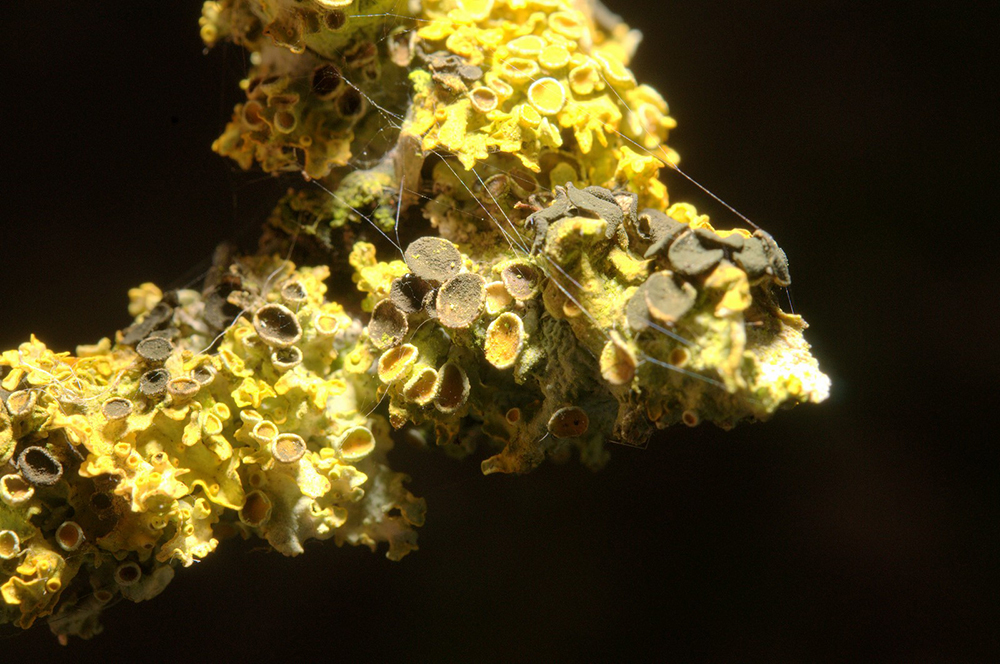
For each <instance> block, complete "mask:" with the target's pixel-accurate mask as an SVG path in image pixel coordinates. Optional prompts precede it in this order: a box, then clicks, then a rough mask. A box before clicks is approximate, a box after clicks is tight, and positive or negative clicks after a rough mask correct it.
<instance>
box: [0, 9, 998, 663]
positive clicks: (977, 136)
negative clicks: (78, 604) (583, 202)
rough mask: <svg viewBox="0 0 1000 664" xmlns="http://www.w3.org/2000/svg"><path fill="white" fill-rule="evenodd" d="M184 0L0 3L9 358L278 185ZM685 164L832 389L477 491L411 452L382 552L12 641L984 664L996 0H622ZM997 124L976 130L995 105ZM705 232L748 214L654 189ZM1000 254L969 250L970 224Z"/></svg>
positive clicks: (246, 225) (244, 211)
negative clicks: (791, 312)
mask: <svg viewBox="0 0 1000 664" xmlns="http://www.w3.org/2000/svg"><path fill="white" fill-rule="evenodd" d="M200 4H201V3H200V1H199V0H184V1H183V2H151V1H145V2H111V1H106V2H101V3H83V2H69V3H66V2H52V1H41V0H39V1H34V2H30V3H27V2H23V3H17V6H11V5H10V4H7V5H5V7H4V9H3V10H2V16H3V17H4V21H3V23H4V25H5V26H6V30H5V31H4V32H5V34H4V38H3V39H2V44H3V46H2V48H3V70H4V75H3V93H2V109H3V111H2V118H3V128H4V132H3V138H2V143H0V145H2V150H3V153H2V168H3V180H2V191H3V196H2V201H3V203H2V205H0V210H2V212H0V214H2V226H0V248H2V258H0V347H3V348H13V347H15V346H16V345H17V344H18V343H20V342H21V341H23V340H25V339H26V338H27V337H28V335H29V334H30V333H35V334H37V335H38V336H39V337H40V338H41V339H42V340H43V341H44V342H46V343H47V344H49V345H50V346H52V347H54V348H56V349H58V350H69V349H72V348H73V347H74V346H75V345H76V344H77V343H84V342H92V341H96V340H97V339H99V338H100V337H102V336H107V335H111V334H113V332H114V330H115V329H117V328H119V327H121V326H123V325H125V324H126V323H127V322H128V316H127V313H126V304H127V298H126V291H127V289H128V288H129V287H131V286H134V285H138V284H139V283H141V282H143V281H154V282H156V283H158V284H160V285H166V286H180V285H183V284H184V283H186V282H187V281H188V280H189V279H191V278H193V277H195V276H197V273H198V271H199V270H201V269H203V268H204V267H205V265H206V262H207V260H208V258H209V256H210V255H211V252H212V250H213V248H214V246H215V245H216V244H217V243H219V242H220V241H223V240H226V239H238V240H241V241H243V242H244V243H247V244H248V245H249V246H252V245H253V241H254V238H255V237H256V235H257V233H258V231H259V227H260V224H261V223H262V221H263V220H264V219H265V217H266V215H267V213H268V211H269V209H270V206H271V204H272V203H273V202H274V201H275V200H276V198H277V197H278V195H279V194H280V193H281V192H282V191H284V189H285V188H286V187H287V186H289V185H290V184H294V183H295V181H296V177H297V176H289V177H288V178H285V179H277V178H271V177H267V176H262V175H261V174H260V173H259V172H258V173H254V172H251V173H243V172H239V171H238V170H234V166H233V165H232V164H231V163H230V162H228V161H226V160H224V159H222V158H220V157H217V156H216V155H214V154H213V153H211V151H210V150H209V145H210V144H211V141H212V139H213V138H214V137H215V136H216V135H217V134H218V133H219V132H220V131H221V129H222V127H223V126H224V123H225V122H226V120H227V119H228V117H229V113H230V110H231V108H232V105H233V104H234V103H235V102H236V101H238V100H239V98H240V95H239V91H238V89H237V81H238V80H239V79H240V78H241V77H242V76H243V75H244V73H245V67H246V58H245V56H244V54H243V53H242V52H241V51H240V50H239V49H237V48H235V47H230V46H222V47H219V48H217V49H215V50H213V51H211V52H208V53H204V52H203V50H204V49H203V46H202V44H201V42H200V41H199V38H198V26H197V19H198V16H199V8H200ZM609 4H610V6H611V7H612V9H615V10H617V11H619V12H620V13H622V14H624V15H625V16H626V17H627V18H628V19H629V21H630V23H631V24H632V25H634V26H635V27H637V28H639V29H641V30H642V31H643V32H644V33H645V35H646V41H645V42H644V44H643V46H642V47H641V49H640V53H639V56H638V58H637V60H636V61H635V63H634V70H635V71H636V72H637V73H638V74H639V78H640V79H641V80H645V81H647V82H649V83H651V84H653V85H654V86H655V87H657V88H658V89H659V90H660V91H662V92H663V94H664V95H665V96H666V97H667V99H668V100H669V102H670V103H671V106H672V110H673V114H674V116H675V117H676V118H677V120H678V122H679V128H678V129H677V131H676V132H675V133H674V134H673V135H672V136H671V140H670V143H671V145H672V146H673V147H675V148H676V149H677V150H678V151H679V152H680V153H681V155H682V157H683V162H682V166H683V167H684V168H685V169H686V170H687V172H689V173H690V174H692V175H693V176H694V177H696V178H698V179H699V180H701V181H702V182H703V183H705V184H706V185H707V186H708V187H709V188H711V189H712V190H713V191H715V192H716V193H717V194H719V195H720V196H721V197H722V198H724V199H726V200H727V201H728V202H729V203H731V204H732V205H734V206H735V207H736V208H738V209H739V210H740V211H741V212H743V213H744V214H746V215H747V216H749V217H750V218H751V219H753V220H755V221H756V222H757V223H759V224H761V225H762V226H764V227H765V228H767V229H768V230H769V231H770V232H771V233H772V234H773V235H774V236H775V237H776V238H777V239H778V241H779V242H780V243H781V245H782V247H783V248H784V249H785V250H786V251H787V253H788V256H789V258H790V261H791V267H792V275H793V279H794V289H793V296H794V300H795V309H796V311H797V312H799V313H802V314H803V315H804V316H805V317H806V319H807V320H808V321H809V322H810V323H811V325H812V327H811V329H810V330H809V332H808V339H809V341H810V342H811V343H812V344H813V346H814V350H815V353H816V354H817V356H818V357H819V359H820V361H821V363H822V366H823V368H824V369H825V370H826V371H827V372H829V373H830V375H831V376H832V378H833V381H834V389H833V396H832V398H831V399H830V401H829V402H828V403H826V404H824V405H822V406H818V407H802V408H797V409H795V410H793V411H791V412H786V413H781V414H779V415H778V416H777V417H775V419H774V420H772V421H771V422H769V423H767V424H764V425H744V426H741V427H739V428H737V429H736V430H734V431H732V432H729V433H725V432H722V431H720V430H717V429H714V428H712V427H710V426H702V427H699V428H696V429H686V428H675V429H673V430H668V431H666V432H663V433H662V435H659V436H658V437H656V438H655V439H654V440H653V441H651V443H650V445H649V447H648V448H647V449H645V450H636V449H630V448H615V449H613V450H612V459H611V462H610V463H609V464H608V467H607V468H606V469H605V470H604V471H602V472H600V473H597V474H593V473H590V472H588V471H586V470H584V469H583V468H581V467H579V465H578V464H577V463H576V462H575V461H573V462H570V463H569V464H567V465H565V466H557V465H554V464H551V463H549V464H546V465H544V466H543V467H541V468H539V469H538V470H537V471H535V472H534V473H532V474H530V475H527V476H524V477H488V478H485V477H481V476H480V475H479V470H478V462H477V461H478V460H468V461H467V462H464V463H457V462H453V461H450V460H448V459H446V458H444V457H443V456H441V455H437V454H427V453H423V452H419V451H416V450H413V449H407V448H404V447H399V448H397V450H396V451H394V452H393V463H394V465H395V466H396V467H397V468H398V469H400V470H404V471H407V472H409V473H411V474H412V476H413V478H414V479H413V482H412V485H411V488H412V490H413V491H414V492H415V493H416V494H417V495H421V496H425V497H426V498H427V502H428V510H429V511H428V521H427V525H426V526H425V527H423V528H422V529H420V548H421V550H420V551H419V552H416V553H414V554H412V555H411V556H409V557H408V558H406V559H405V560H403V561H402V562H400V563H391V562H389V561H388V560H386V559H385V558H384V557H382V556H381V554H379V555H373V554H371V553H370V552H369V551H367V550H364V549H357V548H343V549H338V548H337V547H336V546H335V545H334V544H333V543H331V542H327V543H322V544H314V545H313V546H310V547H308V550H307V553H306V555H303V556H300V557H298V558H295V559H288V558H283V557H282V556H280V555H278V554H275V553H269V552H266V551H264V550H262V549H260V548H255V545H254V543H253V542H249V543H245V544H241V543H235V542H229V543H224V544H223V545H222V546H221V547H220V550H219V551H217V552H216V553H215V554H213V555H212V556H210V557H208V558H207V559H206V560H205V561H204V562H201V563H198V564H196V565H194V566H193V567H192V568H190V569H185V570H180V571H179V574H178V575H177V578H176V580H175V581H174V583H173V584H172V585H171V586H170V587H169V588H168V589H167V590H166V592H165V593H164V594H163V595H161V596H160V597H159V598H157V599H155V600H154V601H151V602H148V603H145V604H140V605H131V604H128V605H126V604H121V605H118V606H117V607H115V608H113V609H111V610H109V611H108V612H107V613H106V616H105V618H106V619H105V624H106V629H105V632H104V633H103V634H102V635H100V636H99V637H97V638H95V639H94V640H93V641H90V642H80V641H74V642H72V643H71V645H70V646H69V647H68V648H66V649H60V648H59V646H57V644H56V642H55V640H54V638H53V637H52V636H51V635H50V634H49V633H48V630H47V628H46V626H45V625H44V624H39V625H37V626H36V627H35V628H34V629H32V630H30V631H29V632H27V633H26V634H22V635H19V636H14V637H11V638H8V639H6V640H3V641H0V659H2V660H3V661H11V662H13V661H22V660H21V659H20V657H18V658H15V656H14V655H17V654H18V653H25V654H26V653H30V654H31V656H33V657H34V658H36V659H38V660H40V661H55V660H56V658H57V657H66V658H67V660H68V659H69V658H72V659H73V660H74V661H96V659H97V658H98V657H99V658H101V659H102V660H105V661H112V662H118V661H182V658H183V660H185V661H236V660H238V659H242V660H246V659H251V658H252V659H255V660H259V661H270V660H279V659H280V660H286V659H287V660H292V661H295V660H298V661H309V660H311V659H319V658H321V657H322V658H324V659H331V660H332V659H337V660H341V659H343V660H348V659H358V660H361V661H393V660H398V661H414V662H418V661H595V660H596V661H601V660H605V661H608V660H616V661H617V660H621V659H632V660H654V659H666V660H668V661H669V660H674V661H677V660H680V661H687V660H691V661H826V660H847V659H851V660H878V661H899V662H922V661H974V660H978V661H985V660H986V659H987V658H989V657H990V656H991V655H993V656H995V655H996V654H998V651H1000V636H998V627H997V614H996V613H995V609H996V606H995V598H996V595H997V588H998V585H997V581H998V579H997V565H998V563H1000V560H998V555H997V553H998V548H997V517H998V505H1000V496H998V491H997V479H998V477H997V470H998V455H997V448H996V443H995V441H994V440H993V439H992V438H991V437H989V436H987V426H986V424H985V423H986V422H989V421H992V417H993V411H994V410H995V408H996V407H997V406H998V405H1000V404H998V398H997V393H998V390H997V380H998V378H1000V353H998V345H997V332H996V327H995V325H996V323H997V319H998V316H997V308H998V307H997V295H996V285H997V271H996V262H995V260H994V259H993V254H992V252H993V251H994V250H995V247H996V246H997V242H996V236H995V231H994V228H993V227H994V226H995V224H996V217H997V213H996V209H997V208H996V206H995V203H996V202H997V198H996V196H995V195H994V194H995V190H996V185H995V184H994V182H993V180H994V179H995V177H996V174H997V156H996V155H997V149H996V148H997V146H996V145H995V143H993V142H992V141H991V140H990V139H992V138H993V137H992V134H993V133H994V132H995V122H996V108H997V94H996V93H997V90H996V87H995V81H996V76H997V72H996V70H995V68H993V66H992V64H993V63H992V61H991V60H992V57H991V56H995V54H996V53H995V51H996V42H995V28H996V22H995V19H994V18H993V17H991V16H989V15H988V13H987V12H988V7H989V5H990V4H991V3H977V2H965V3H958V2H949V3H945V2H938V3H883V2H879V3H872V2H861V1H858V2H852V1H848V0H816V1H813V2H807V3H805V2H793V1H790V0H761V1H759V2H753V3H750V2H744V1H738V0H717V1H715V2H711V3H703V2H677V1H664V0H645V1H642V2H625V1H624V0H619V1H617V2H609ZM987 110H989V111H990V114H989V115H987ZM665 178H666V181H667V183H668V185H669V186H670V187H671V193H672V196H673V198H674V199H675V200H682V199H687V200H691V201H693V202H695V203H697V204H698V205H699V206H700V207H703V208H704V209H705V210H706V211H708V212H710V213H711V214H712V215H713V218H714V221H716V222H717V224H718V225H720V226H723V227H725V226H728V225H735V224H736V223H737V219H735V218H734V217H733V216H732V215H730V214H728V213H726V211H725V210H724V209H722V208H721V206H719V205H718V204H716V203H714V202H712V201H710V200H708V199H707V198H706V197H705V196H704V195H701V194H700V192H698V191H697V190H695V189H694V188H693V187H691V186H689V185H686V184H685V183H684V182H683V181H681V180H680V179H679V178H678V177H677V176H676V175H674V174H670V173H667V174H666V175H665ZM991 237H992V238H993V239H990V238H991Z"/></svg>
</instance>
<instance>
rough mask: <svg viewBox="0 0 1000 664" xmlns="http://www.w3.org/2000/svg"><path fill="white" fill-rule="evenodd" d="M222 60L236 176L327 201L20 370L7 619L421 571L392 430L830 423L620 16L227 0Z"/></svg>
mask: <svg viewBox="0 0 1000 664" xmlns="http://www.w3.org/2000/svg"><path fill="white" fill-rule="evenodd" d="M411 19H414V20H411ZM201 35H202V38H203V39H204V41H205V43H206V44H207V45H209V46H212V45H214V44H216V43H218V42H219V41H221V40H230V41H232V42H234V43H236V44H239V45H241V46H243V47H245V48H246V49H247V50H248V51H249V52H250V57H249V60H250V63H251V69H250V71H249V73H248V76H247V79H246V80H244V81H243V82H242V83H241V85H242V87H243V89H244V90H245V92H246V100H245V101H244V102H243V103H241V104H239V105H238V106H237V107H236V109H235V112H234V114H233V117H232V120H231V121H230V122H229V124H228V125H227V127H226V129H225V131H224V132H223V135H222V136H220V137H219V138H218V139H217V140H216V142H215V144H214V146H213V147H214V149H215V150H216V151H217V152H219V153H220V154H223V155H226V156H229V157H231V158H233V159H234V160H235V161H236V162H237V163H239V164H240V165H241V167H243V168H251V167H259V168H261V169H262V170H264V171H265V172H268V173H278V172H284V171H297V172H302V173H303V175H304V176H305V178H306V179H311V180H316V181H318V184H320V185H321V186H320V187H315V186H309V187H306V188H303V189H301V190H298V191H296V190H291V191H290V192H289V193H288V195H287V196H286V197H285V198H284V199H283V200H282V201H281V203H280V204H279V205H278V207H277V208H276V209H275V211H274V213H273V215H272V217H271V219H270V220H269V225H268V230H267V232H266V233H265V235H264V237H263V238H262V241H261V247H262V249H261V251H260V252H259V254H258V255H257V256H249V257H238V256H232V255H227V254H226V252H224V251H220V253H219V255H218V256H217V261H216V265H215V266H214V267H213V269H212V270H211V271H210V273H209V276H208V277H207V278H206V281H205V284H204V286H203V288H201V289H200V290H190V289H181V290H174V291H167V292H164V291H162V290H161V289H159V288H158V287H156V286H155V285H153V284H143V285H141V286H139V287H137V288H133V289H132V290H130V291H129V293H128V297H129V305H128V311H129V313H130V315H132V316H133V317H134V319H135V321H134V323H133V324H132V325H131V326H129V327H128V328H126V329H124V330H121V331H120V332H118V333H117V334H116V335H115V337H114V339H110V338H105V339H102V340H101V341H99V342H98V343H96V344H93V345H89V346H79V347H77V349H76V352H75V353H72V354H71V353H56V352H53V351H52V350H50V349H48V348H47V347H46V346H45V345H44V344H43V343H42V342H41V341H39V340H38V339H36V338H34V337H32V338H31V339H30V340H29V341H27V342H25V343H23V344H21V345H20V346H19V347H18V348H16V349H13V350H8V351H5V352H3V353H2V354H0V402H2V405H0V598H2V602H0V622H14V623H17V624H18V625H20V626H22V627H28V626H29V625H31V624H32V623H33V622H34V621H35V620H36V619H38V618H40V617H46V616H50V617H51V619H50V621H49V624H50V627H51V629H52V630H53V631H54V632H55V633H56V634H58V635H59V637H60V639H61V640H64V641H65V640H66V639H67V638H68V636H69V635H79V636H81V637H84V638H86V637H90V636H93V635H94V634H96V633H98V632H99V631H100V629H101V626H100V623H99V621H98V617H99V615H100V613H101V611H102V609H103V607H105V606H106V605H108V604H109V603H112V602H113V600H115V599H116V598H118V597H124V598H126V599H130V600H132V601H142V600H145V599H150V598H152V597H154V596H155V595H157V594H158V593H159V592H161V591H162V590H163V588H164V587H165V586H166V585H167V584H168V583H169V582H170V580H171V579H172V578H173V574H174V570H175V569H176V568H178V567H186V566H190V565H191V564H193V563H194V562H195V561H197V560H200V559H203V558H204V557H206V556H208V555H209V554H211V553H212V552H213V551H214V550H215V549H216V548H217V547H218V546H219V545H220V542H221V541H222V540H225V539H227V538H231V537H234V536H240V537H243V538H249V537H251V536H255V537H258V538H261V539H263V540H265V541H267V542H268V544H269V545H270V546H271V547H273V548H274V549H276V550H278V551H281V552H282V553H284V554H286V555H297V554H299V553H301V552H302V550H303V543H304V542H306V541H307V540H310V539H330V538H333V539H335V540H336V541H337V543H338V544H341V543H345V542H346V543H350V544H364V545H367V546H369V547H371V548H372V549H376V548H378V547H379V546H380V545H381V544H382V543H385V544H386V545H387V555H388V557H389V558H391V559H393V560H397V559H399V558H402V557H403V556H405V555H406V554H407V553H408V552H409V551H411V550H414V549H416V533H415V530H414V529H415V527H416V526H419V525H421V524H422V523H423V520H424V511H425V504H424V501H423V499H420V498H416V497H415V496H413V495H412V494H411V493H410V492H409V491H408V490H407V489H406V487H405V482H406V480H407V479H408V478H407V477H406V476H405V475H403V474H402V473H399V472H394V471H393V470H391V469H390V468H389V466H388V464H387V462H386V458H387V457H386V455H387V453H388V451H389V450H390V449H391V447H392V440H391V437H390V429H392V428H395V429H402V428H406V429H407V430H408V431H409V432H410V433H411V434H412V437H413V438H414V439H416V440H426V441H434V442H435V443H436V444H438V445H440V446H443V447H444V449H445V450H446V451H447V452H449V453H450V454H452V455H454V456H463V455H468V454H470V453H473V452H475V451H476V448H477V446H483V447H486V448H487V450H486V454H484V455H483V459H482V461H481V463H482V471H483V472H484V473H487V474H490V473H496V472H502V473H520V472H526V471H528V470H531V469H532V468H534V467H535V466H537V465H538V464H539V463H541V462H542V461H543V460H544V459H546V458H554V459H556V460H562V459H566V458H567V457H570V456H573V455H578V456H579V458H580V460H581V461H582V462H583V463H584V464H586V465H587V466H589V467H592V468H595V469H596V468H599V467H600V466H601V465H602V464H603V463H604V462H605V461H606V459H607V457H608V450H607V445H606V443H608V442H614V443H621V444H627V445H645V444H646V442H647V440H648V438H649V437H650V435H651V433H652V432H653V431H655V430H656V429H661V428H665V427H667V426H669V425H672V424H676V423H683V424H685V425H688V426H696V425H698V424H700V423H702V422H713V423H715V424H717V425H719V426H721V427H723V428H727V429H728V428H731V427H732V426H734V425H735V424H736V423H737V422H738V421H740V420H765V419H767V418H769V417H770V416H771V415H772V414H773V413H775V412H776V411H777V410H778V409H779V408H782V407H787V406H789V405H793V404H796V403H807V402H820V401H822V400H823V399H825V398H826V396H827V395H828V392H829V387H830V382H829V379H828V378H827V377H826V376H825V375H824V374H823V373H822V372H820V370H819V367H818V364H817V362H816V360H815V359H814V358H813V357H812V356H811V355H810V353H809V345H808V344H807V343H806V341H805V340H804V337H803V330H804V329H805V328H806V324H805V322H804V321H803V320H802V319H801V318H800V317H799V316H796V315H791V314H787V313H785V312H783V311H782V310H781V309H780V306H779V304H778V301H779V300H778V294H779V292H780V289H781V288H782V287H785V286H787V285H788V284H789V283H790V275H789V270H788V260H787V258H786V256H785V254H784V252H783V251H782V250H781V249H780V248H779V247H778V245H777V244H776V243H775V241H774V239H773V238H772V237H771V236H770V235H768V234H767V233H764V232H762V231H755V232H751V231H749V230H745V229H729V230H724V229H718V228H715V227H714V226H713V225H712V224H711V223H710V220H709V219H708V217H707V216H705V215H704V214H700V213H699V212H698V211H697V210H695V208H694V207H692V206H691V205H688V204H685V203H671V202H670V200H669V198H668V194H667V189H666V186H665V185H664V184H663V183H662V182H661V181H660V179H659V175H660V169H661V168H663V167H670V166H671V165H674V164H676V163H677V161H678V156H677V154H676V153H675V152H674V151H673V150H671V149H670V148H669V147H667V146H666V144H665V141H666V140H667V138H668V134H669V131H670V130H671V129H673V128H674V124H675V123H674V121H673V119H672V118H671V117H670V115H669V110H668V107H667V104H666V102H665V101H664V99H663V98H662V97H661V96H660V95H659V93H657V92H656V91H655V90H653V89H652V88H650V87H649V86H647V85H643V84H641V83H639V82H638V81H637V79H636V77H635V76H634V75H633V73H632V72H631V71H630V70H629V69H628V65H629V61H630V59H631V57H632V55H633V53H634V50H635V48H636V46H637V44H638V42H639V35H638V34H637V33H636V32H635V31H632V30H630V29H629V28H628V27H627V26H626V25H625V24H624V23H623V22H622V21H621V19H620V18H618V17H617V16H615V15H613V14H611V13H610V12H609V11H608V10H607V9H606V8H604V7H603V6H602V5H600V4H599V3H597V2H585V1H582V0H581V1H572V2H571V1H569V0H425V1H423V2H411V3H400V2H396V1H395V0H305V1H302V0H268V1H267V2H265V1H264V0H221V1H218V2H207V3H205V5H204V8H203V14H202V19H201ZM394 245H396V246H394ZM290 246H291V247H292V248H296V249H297V250H300V251H301V253H302V255H304V256H307V259H306V260H299V261H298V262H300V263H303V265H298V266H297V265H295V264H293V263H292V262H290V261H288V260H282V259H281V258H280V257H279V256H284V255H288V256H291V255H293V254H286V253H285V250H286V249H288V248H289V247H290ZM275 247H278V248H281V249H282V252H281V253H280V254H278V253H274V252H275ZM328 280H329V281H330V282H331V286H332V292H333V293H334V294H335V295H336V298H337V299H338V300H340V301H341V302H343V303H344V306H341V304H338V303H337V302H335V301H332V300H330V299H329V298H328V296H327V295H328V294H327V285H326V282H327V281H328ZM345 307H347V308H345Z"/></svg>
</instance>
